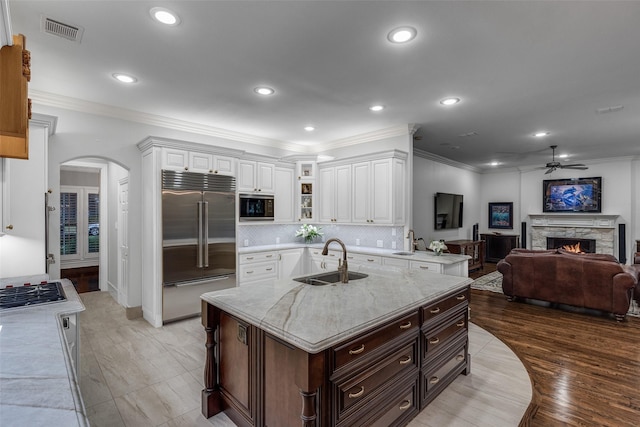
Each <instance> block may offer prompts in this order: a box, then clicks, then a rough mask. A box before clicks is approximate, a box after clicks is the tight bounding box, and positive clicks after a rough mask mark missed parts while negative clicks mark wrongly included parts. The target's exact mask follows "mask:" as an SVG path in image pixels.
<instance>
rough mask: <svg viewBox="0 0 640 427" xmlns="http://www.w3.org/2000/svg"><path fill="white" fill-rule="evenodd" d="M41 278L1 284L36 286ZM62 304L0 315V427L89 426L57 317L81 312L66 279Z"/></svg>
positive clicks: (1, 281) (0, 281)
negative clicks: (64, 297)
mask: <svg viewBox="0 0 640 427" xmlns="http://www.w3.org/2000/svg"><path fill="white" fill-rule="evenodd" d="M47 277H48V276H46V275H38V276H28V277H20V278H9V279H0V288H4V287H6V285H8V284H15V285H22V284H23V283H25V282H30V283H40V282H41V281H42V280H47ZM55 281H59V282H61V283H62V285H63V290H64V293H65V296H66V298H67V299H66V300H65V301H61V302H54V303H46V304H38V305H34V306H31V307H16V308H8V309H1V310H0V384H1V385H0V424H1V425H2V426H3V427H9V426H16V427H17V426H20V427H22V426H65V427H73V426H81V427H84V426H89V422H88V421H87V418H86V416H85V410H84V405H83V403H82V398H81V396H80V390H79V386H78V381H77V379H76V376H75V372H74V369H73V366H72V364H71V357H70V355H69V354H68V350H67V346H66V343H65V338H64V332H63V331H62V328H61V325H60V316H61V315H63V314H73V313H78V312H80V311H83V310H84V305H83V304H82V301H81V300H80V297H79V296H78V294H77V293H76V290H75V288H74V286H73V283H71V282H70V281H69V280H67V279H62V280H55Z"/></svg>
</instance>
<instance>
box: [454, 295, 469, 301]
mask: <svg viewBox="0 0 640 427" xmlns="http://www.w3.org/2000/svg"><path fill="white" fill-rule="evenodd" d="M465 298H467V297H465V296H464V295H458V296H457V297H456V299H457V300H460V301H462V300H463V299H465Z"/></svg>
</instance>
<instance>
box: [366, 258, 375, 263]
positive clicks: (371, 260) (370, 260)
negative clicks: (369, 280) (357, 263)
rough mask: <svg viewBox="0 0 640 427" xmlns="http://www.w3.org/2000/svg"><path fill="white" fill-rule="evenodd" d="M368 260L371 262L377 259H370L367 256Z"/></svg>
mask: <svg viewBox="0 0 640 427" xmlns="http://www.w3.org/2000/svg"><path fill="white" fill-rule="evenodd" d="M367 261H369V262H373V261H375V259H369V258H367Z"/></svg>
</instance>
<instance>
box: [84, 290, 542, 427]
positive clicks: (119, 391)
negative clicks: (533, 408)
mask: <svg viewBox="0 0 640 427" xmlns="http://www.w3.org/2000/svg"><path fill="white" fill-rule="evenodd" d="M81 298H82V300H83V302H84V304H85V306H86V308H87V309H86V311H85V312H83V313H81V315H80V334H81V336H80V342H81V348H80V350H81V356H80V370H81V373H80V389H81V392H82V397H83V399H84V404H85V407H86V410H87V416H88V417H89V421H90V423H91V426H92V427H101V426H126V427H143V426H163V427H178V426H182V427H187V426H189V427H192V426H193V427H199V426H205V427H206V426H209V427H210V426H212V425H213V426H217V427H232V426H235V424H233V423H232V422H231V421H230V420H229V419H228V418H227V417H226V416H225V415H224V414H219V415H217V416H215V417H212V418H210V419H209V420H207V419H205V418H204V417H203V416H202V414H201V413H200V392H201V390H202V388H203V379H202V377H203V369H204V342H205V336H204V329H203V328H202V326H201V324H200V319H199V318H195V319H189V320H184V321H180V322H175V323H171V324H168V325H165V326H163V327H162V328H153V327H152V326H151V325H149V324H148V323H147V322H146V321H144V320H142V319H136V320H127V318H126V316H125V314H124V309H123V308H122V307H120V306H119V305H118V304H117V303H116V302H115V301H114V300H113V299H112V298H111V296H110V295H109V294H108V293H106V292H90V293H85V294H82V295H81ZM469 331H470V334H469V336H470V351H469V352H470V354H471V375H468V376H464V375H461V376H459V377H458V378H457V379H456V380H455V381H454V383H452V384H451V385H450V386H449V387H448V388H447V389H446V390H445V391H444V392H443V393H442V394H441V395H440V396H438V398H437V399H436V400H434V401H433V402H432V403H431V404H430V405H429V406H428V407H427V408H426V409H425V410H424V411H422V412H421V413H420V414H419V415H418V416H417V417H416V418H415V419H414V420H413V421H412V422H411V424H410V426H412V427H424V426H429V427H431V426H433V427H435V426H438V427H446V426H455V427H464V426H500V427H503V426H504V427H506V426H517V425H518V423H519V421H520V419H521V418H522V415H523V414H524V412H525V410H526V408H527V406H528V404H529V402H530V401H531V384H530V382H529V377H528V375H527V372H526V370H525V368H524V366H523V365H522V363H520V361H519V359H518V358H517V357H516V356H515V355H514V354H513V353H512V352H511V351H510V350H509V349H508V348H507V347H506V346H505V345H504V344H503V343H502V342H501V341H499V340H498V339H496V338H495V337H493V336H492V335H491V334H489V333H488V332H486V331H485V330H483V329H481V328H479V327H477V326H475V325H473V324H470V326H469Z"/></svg>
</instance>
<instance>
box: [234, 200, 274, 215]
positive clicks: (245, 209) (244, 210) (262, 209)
mask: <svg viewBox="0 0 640 427" xmlns="http://www.w3.org/2000/svg"><path fill="white" fill-rule="evenodd" d="M238 200H239V202H240V209H239V210H238V212H239V213H238V215H239V220H240V221H273V213H274V196H273V195H272V194H271V195H270V194H240V195H239V197H238Z"/></svg>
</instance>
